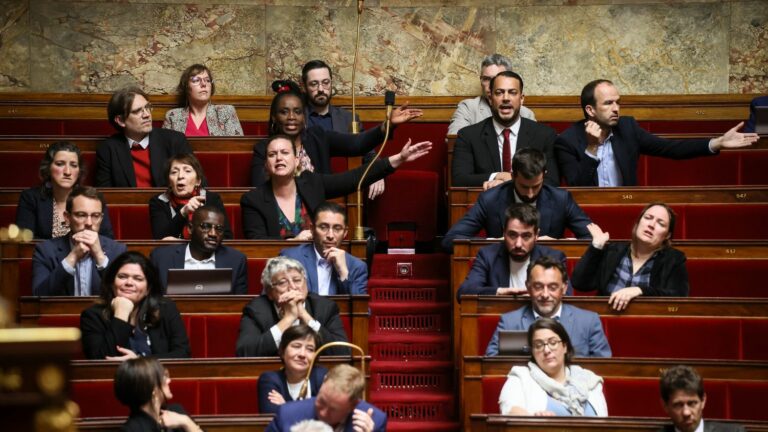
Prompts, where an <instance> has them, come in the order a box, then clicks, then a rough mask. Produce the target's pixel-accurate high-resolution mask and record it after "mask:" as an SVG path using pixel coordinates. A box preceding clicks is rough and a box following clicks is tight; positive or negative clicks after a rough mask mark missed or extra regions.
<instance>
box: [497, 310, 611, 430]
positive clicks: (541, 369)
mask: <svg viewBox="0 0 768 432" xmlns="http://www.w3.org/2000/svg"><path fill="white" fill-rule="evenodd" d="M528 346H529V347H531V351H532V356H531V361H529V362H528V366H527V367H525V366H515V367H513V368H512V370H511V371H510V372H509V375H507V382H506V383H504V387H503V388H502V389H501V394H500V395H499V408H500V410H501V413H502V414H507V415H525V416H597V417H606V416H607V415H608V407H607V406H606V403H605V396H603V379H602V378H601V377H599V376H597V375H595V374H594V373H593V372H591V371H589V370H586V369H583V368H581V367H579V366H576V365H571V357H572V356H573V353H574V350H573V345H571V340H570V338H569V337H568V332H566V331H565V328H563V326H562V325H561V324H560V323H559V322H558V321H555V320H553V319H550V318H539V319H538V320H536V321H535V322H534V323H533V324H532V325H531V327H530V328H528Z"/></svg>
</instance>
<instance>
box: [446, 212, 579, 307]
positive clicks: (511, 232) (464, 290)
mask: <svg viewBox="0 0 768 432" xmlns="http://www.w3.org/2000/svg"><path fill="white" fill-rule="evenodd" d="M504 226H505V229H504V239H503V240H502V241H501V242H499V243H497V244H493V245H490V246H485V247H483V248H481V249H480V250H479V251H478V252H477V257H476V258H475V261H474V262H473V263H472V269H471V270H470V271H469V274H468V275H467V278H466V279H464V282H463V283H462V284H461V286H460V287H459V291H458V292H457V293H456V300H458V301H459V302H460V301H461V296H462V295H464V294H480V295H515V294H525V293H527V288H526V287H525V280H526V277H527V274H526V273H527V270H528V265H529V264H530V263H531V261H536V260H537V259H538V258H539V257H541V256H544V255H547V256H551V257H552V258H554V259H556V260H557V261H559V262H560V263H562V264H563V265H565V264H566V260H565V254H564V253H562V252H560V251H558V250H555V249H551V248H548V247H546V246H542V245H539V244H536V240H537V238H538V236H539V212H538V211H537V210H536V209H535V208H534V207H533V206H531V205H528V204H524V203H515V204H512V205H510V206H509V208H507V211H506V213H505V215H504ZM571 291H572V290H571V288H570V286H569V287H568V292H567V293H566V294H571V293H572V292H571Z"/></svg>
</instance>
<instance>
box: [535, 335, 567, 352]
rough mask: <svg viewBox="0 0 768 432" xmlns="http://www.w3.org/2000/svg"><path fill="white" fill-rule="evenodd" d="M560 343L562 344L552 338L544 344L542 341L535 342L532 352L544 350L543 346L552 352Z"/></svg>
mask: <svg viewBox="0 0 768 432" xmlns="http://www.w3.org/2000/svg"><path fill="white" fill-rule="evenodd" d="M561 343H563V341H561V340H560V339H554V338H553V339H550V340H548V341H546V342H544V341H535V342H534V343H533V350H534V351H541V350H543V349H544V347H545V346H546V347H549V349H550V350H554V349H555V348H557V346H558V345H560V344H561Z"/></svg>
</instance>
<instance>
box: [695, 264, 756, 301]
mask: <svg viewBox="0 0 768 432" xmlns="http://www.w3.org/2000/svg"><path fill="white" fill-rule="evenodd" d="M686 267H687V268H688V282H689V284H690V287H691V291H690V293H689V294H690V296H691V297H768V290H767V289H766V288H765V286H764V283H763V280H764V276H763V275H765V274H766V272H767V271H768V261H766V260H757V259H745V260H736V259H732V260H718V259H688V261H687V262H686Z"/></svg>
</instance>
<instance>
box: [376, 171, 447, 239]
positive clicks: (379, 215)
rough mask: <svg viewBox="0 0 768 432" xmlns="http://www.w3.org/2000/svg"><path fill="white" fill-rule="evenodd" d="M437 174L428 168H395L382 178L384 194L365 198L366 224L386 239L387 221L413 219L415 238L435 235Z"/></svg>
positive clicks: (381, 237)
mask: <svg viewBox="0 0 768 432" xmlns="http://www.w3.org/2000/svg"><path fill="white" fill-rule="evenodd" d="M438 186H439V185H438V175H437V174H436V173H434V172H428V171H403V170H400V171H397V172H395V173H394V174H392V175H391V176H389V177H387V178H386V189H385V191H384V194H383V195H381V196H379V197H378V198H376V199H375V200H373V201H367V202H366V206H368V209H367V211H366V214H367V215H368V225H370V226H371V227H373V228H374V229H375V230H376V235H377V236H378V237H379V239H381V240H387V227H388V224H390V223H393V222H413V223H415V224H416V239H417V240H418V241H431V240H432V239H433V238H434V237H435V235H436V229H435V226H436V223H435V221H437V208H438V196H440V194H439V189H438Z"/></svg>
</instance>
